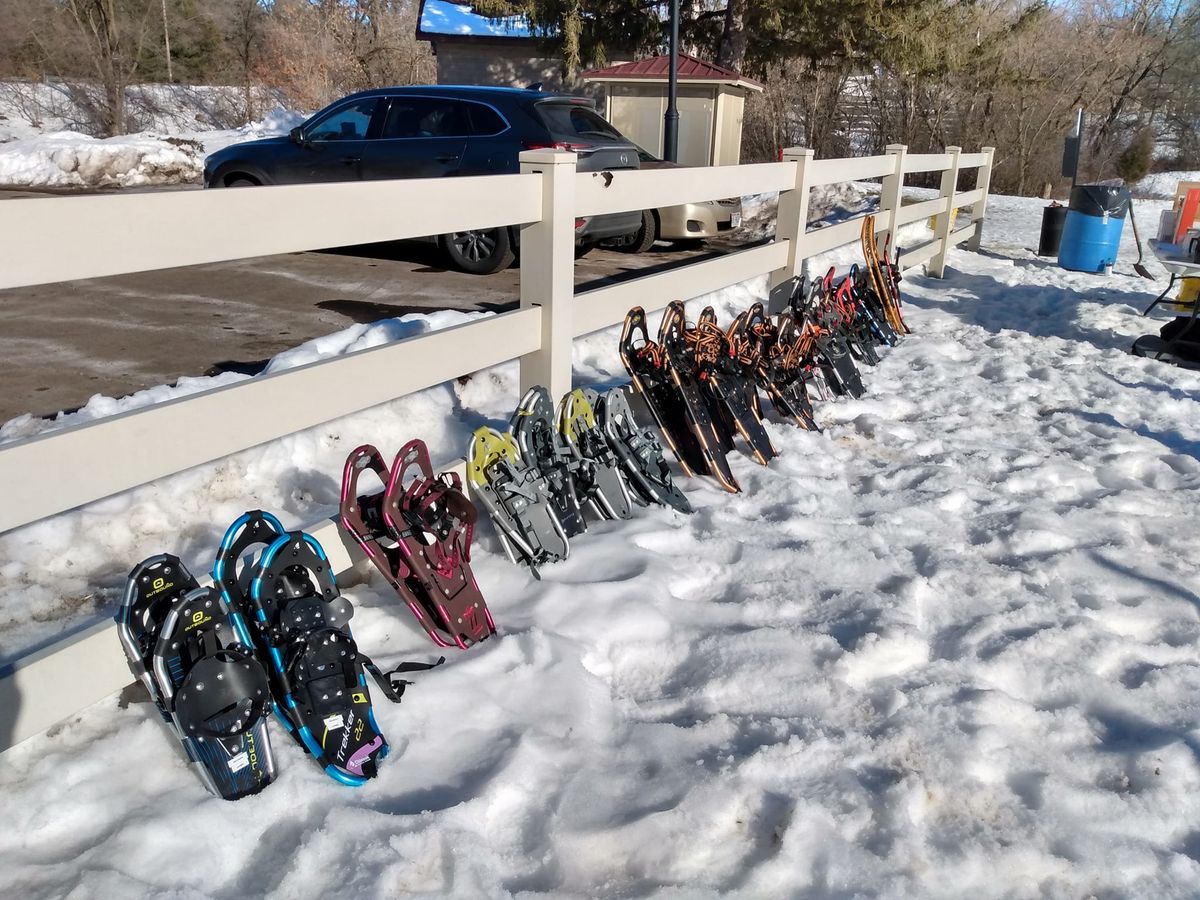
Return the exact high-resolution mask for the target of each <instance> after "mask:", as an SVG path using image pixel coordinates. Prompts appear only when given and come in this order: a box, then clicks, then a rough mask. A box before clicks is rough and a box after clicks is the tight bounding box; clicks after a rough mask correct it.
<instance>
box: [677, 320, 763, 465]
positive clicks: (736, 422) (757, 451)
mask: <svg viewBox="0 0 1200 900" xmlns="http://www.w3.org/2000/svg"><path fill="white" fill-rule="evenodd" d="M681 306H682V304H681ZM684 328H685V330H684V340H685V341H687V344H688V347H689V349H690V351H691V355H692V360H693V363H694V364H695V367H696V377H697V378H698V380H699V381H700V383H701V384H702V385H703V386H704V387H705V389H706V390H707V391H708V392H709V394H710V395H711V396H712V397H713V398H714V399H715V400H716V401H717V403H718V405H719V406H720V407H721V410H722V413H723V415H724V418H725V420H726V421H727V422H728V423H729V425H730V426H732V429H733V430H735V431H736V432H737V433H738V434H740V435H741V436H742V440H744V441H745V442H746V446H747V447H749V448H750V455H751V456H752V457H753V458H754V460H755V461H756V462H758V463H759V464H760V465H764V466H765V465H767V464H768V463H769V462H770V461H771V460H772V459H774V458H775V457H776V456H778V455H779V451H778V450H776V449H775V446H774V445H773V444H772V443H771V438H770V435H768V434H767V430H766V428H764V427H763V422H762V412H761V407H760V406H759V404H758V392H757V390H756V389H755V382H754V376H753V373H752V372H750V371H748V370H747V369H746V367H745V366H744V364H743V363H742V362H741V360H739V359H738V357H737V353H736V351H735V350H734V349H733V347H732V345H731V344H730V341H729V336H728V334H727V333H726V331H725V330H724V329H723V328H721V326H720V325H718V324H717V314H716V312H715V311H714V310H713V308H712V307H711V306H706V307H704V309H703V310H701V311H700V316H699V318H698V319H697V320H696V324H695V325H694V326H691V327H689V326H687V324H686V321H685V323H684Z"/></svg>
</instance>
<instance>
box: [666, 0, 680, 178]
mask: <svg viewBox="0 0 1200 900" xmlns="http://www.w3.org/2000/svg"><path fill="white" fill-rule="evenodd" d="M670 54H671V64H670V67H669V68H668V70H667V112H666V114H665V115H664V116H663V159H665V160H668V161H670V162H679V109H678V107H677V106H676V105H675V100H676V98H677V97H678V94H679V0H671V43H670Z"/></svg>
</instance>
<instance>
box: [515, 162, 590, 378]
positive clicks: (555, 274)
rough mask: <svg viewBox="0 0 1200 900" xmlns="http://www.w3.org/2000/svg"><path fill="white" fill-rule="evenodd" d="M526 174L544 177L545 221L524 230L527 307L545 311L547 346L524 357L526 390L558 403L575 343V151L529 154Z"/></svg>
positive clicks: (523, 165) (523, 278) (523, 170)
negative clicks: (540, 389) (543, 392)
mask: <svg viewBox="0 0 1200 900" xmlns="http://www.w3.org/2000/svg"><path fill="white" fill-rule="evenodd" d="M519 159H520V161H521V173H522V174H532V175H540V176H541V179H542V218H541V221H539V222H532V223H530V224H529V225H525V226H523V227H522V229H521V308H522V309H525V308H527V307H531V306H539V307H541V309H542V346H541V349H540V350H538V351H537V352H535V353H530V354H529V355H528V356H522V357H521V392H522V393H524V392H525V391H527V390H529V388H531V387H534V386H535V385H542V386H544V387H545V388H547V389H548V390H549V391H550V396H551V397H553V398H554V399H555V400H557V399H558V398H559V397H561V396H563V395H564V394H566V393H567V392H568V391H570V390H571V347H572V345H573V344H574V341H575V332H574V324H575V323H574V321H573V319H574V316H573V313H574V308H573V304H574V301H575V162H576V157H575V154H574V153H567V152H564V151H561V150H525V151H522V153H521V155H520V157H519Z"/></svg>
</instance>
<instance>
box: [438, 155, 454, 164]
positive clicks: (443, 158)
mask: <svg viewBox="0 0 1200 900" xmlns="http://www.w3.org/2000/svg"><path fill="white" fill-rule="evenodd" d="M434 159H435V160H437V161H438V162H440V163H452V162H457V161H458V157H457V156H435V157H434Z"/></svg>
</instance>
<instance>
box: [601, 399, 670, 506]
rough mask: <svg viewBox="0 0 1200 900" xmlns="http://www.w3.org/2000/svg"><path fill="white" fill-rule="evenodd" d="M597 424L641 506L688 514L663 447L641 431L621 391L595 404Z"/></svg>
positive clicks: (650, 434) (645, 432)
mask: <svg viewBox="0 0 1200 900" xmlns="http://www.w3.org/2000/svg"><path fill="white" fill-rule="evenodd" d="M595 410H596V423H597V427H599V428H600V429H601V430H602V431H603V433H604V436H605V437H606V438H607V439H608V445H609V446H610V447H611V448H612V450H613V452H614V453H615V454H616V456H617V459H618V460H619V461H620V464H621V472H622V474H623V475H624V477H625V481H626V483H627V484H628V485H629V487H630V490H631V491H632V492H633V495H634V497H636V498H638V499H639V500H640V501H641V502H642V503H643V504H645V503H657V504H659V505H660V506H671V507H674V508H675V509H677V510H679V511H680V512H684V513H690V512H691V511H692V505H691V504H690V503H689V502H688V499H687V497H685V496H684V495H683V492H682V491H680V490H679V488H678V487H676V485H675V482H674V480H673V479H672V478H671V470H670V469H669V468H668V467H667V461H666V460H665V459H664V458H663V452H662V446H661V445H660V444H659V443H658V439H657V438H656V437H655V436H654V432H653V431H649V430H645V429H642V428H640V427H639V426H638V423H637V421H636V420H635V419H634V417H633V410H631V409H630V408H629V402H628V401H627V400H626V399H625V393H624V391H622V390H621V389H620V388H613V389H612V390H610V391H608V392H607V393H605V394H604V395H603V396H601V397H600V398H599V399H598V400H597V402H596V407H595Z"/></svg>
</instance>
